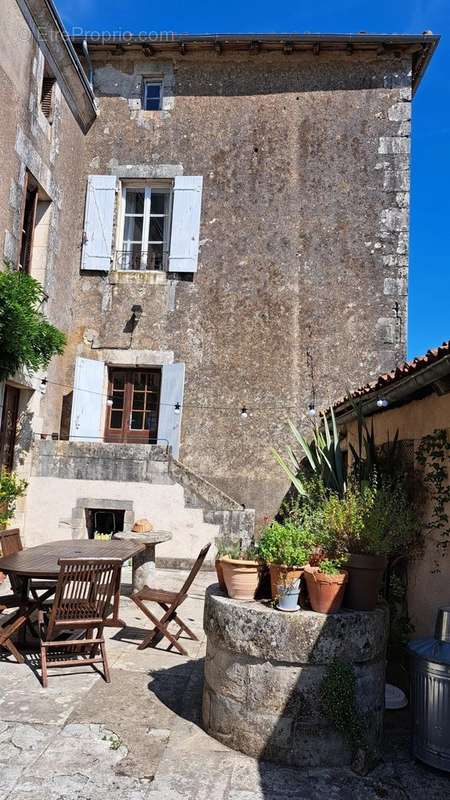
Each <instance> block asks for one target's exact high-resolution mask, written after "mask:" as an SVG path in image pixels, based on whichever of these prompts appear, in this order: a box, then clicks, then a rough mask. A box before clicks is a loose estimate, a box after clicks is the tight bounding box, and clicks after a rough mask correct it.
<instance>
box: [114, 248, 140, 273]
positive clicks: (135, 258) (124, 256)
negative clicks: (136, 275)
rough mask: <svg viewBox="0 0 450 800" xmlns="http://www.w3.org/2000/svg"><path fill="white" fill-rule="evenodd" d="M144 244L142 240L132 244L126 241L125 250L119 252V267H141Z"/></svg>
mask: <svg viewBox="0 0 450 800" xmlns="http://www.w3.org/2000/svg"><path fill="white" fill-rule="evenodd" d="M141 257H142V245H141V243H140V242H137V243H136V244H130V243H129V242H128V243H127V242H124V245H123V250H122V252H121V253H119V254H118V258H117V266H118V269H141Z"/></svg>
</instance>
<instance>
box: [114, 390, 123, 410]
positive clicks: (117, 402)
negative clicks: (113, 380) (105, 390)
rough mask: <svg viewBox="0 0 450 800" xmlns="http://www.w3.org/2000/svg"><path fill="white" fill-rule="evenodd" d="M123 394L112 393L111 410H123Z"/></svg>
mask: <svg viewBox="0 0 450 800" xmlns="http://www.w3.org/2000/svg"><path fill="white" fill-rule="evenodd" d="M123 397H124V392H113V398H112V400H113V404H112V407H113V408H123Z"/></svg>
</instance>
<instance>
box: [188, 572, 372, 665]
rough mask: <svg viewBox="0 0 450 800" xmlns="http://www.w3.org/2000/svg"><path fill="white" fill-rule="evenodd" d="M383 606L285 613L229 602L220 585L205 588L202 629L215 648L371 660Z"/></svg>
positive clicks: (284, 657)
mask: <svg viewBox="0 0 450 800" xmlns="http://www.w3.org/2000/svg"><path fill="white" fill-rule="evenodd" d="M386 625H387V609H386V608H385V607H382V606H380V607H378V608H377V609H375V611H371V612H361V611H346V610H342V611H340V612H338V613H337V614H318V613H316V612H314V611H303V610H302V611H299V612H298V613H297V614H283V612H281V611H276V610H275V609H273V608H271V607H270V606H267V605H264V604H263V603H259V602H254V603H248V602H247V603H246V602H243V601H241V600H232V599H230V598H229V597H227V596H226V595H225V594H224V593H223V592H221V591H220V589H219V588H218V585H217V584H215V585H213V586H210V587H209V588H208V590H207V592H206V601H205V612H204V630H205V633H206V635H207V636H208V639H210V640H211V641H212V642H214V645H215V647H219V648H221V649H223V650H228V651H230V652H232V653H235V654H237V655H244V656H248V657H256V658H258V659H264V660H266V661H275V662H283V663H285V664H289V663H294V664H322V663H328V662H329V661H331V660H332V659H333V658H339V659H341V660H343V661H349V662H357V663H362V662H370V661H373V660H376V659H377V658H381V657H384V651H385V630H386Z"/></svg>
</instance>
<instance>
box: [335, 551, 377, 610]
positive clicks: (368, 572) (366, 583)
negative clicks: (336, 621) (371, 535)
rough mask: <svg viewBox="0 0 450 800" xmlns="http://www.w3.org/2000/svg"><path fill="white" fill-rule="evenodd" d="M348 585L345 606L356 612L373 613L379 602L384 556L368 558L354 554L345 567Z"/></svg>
mask: <svg viewBox="0 0 450 800" xmlns="http://www.w3.org/2000/svg"><path fill="white" fill-rule="evenodd" d="M345 569H347V570H348V584H347V589H346V592H345V600H344V604H345V606H346V608H352V609H354V610H356V611H373V610H374V608H375V607H376V604H377V601H378V594H379V591H380V587H381V581H382V578H383V573H384V571H385V569H386V559H385V557H384V556H366V555H364V556H363V555H357V554H356V553H352V554H350V556H349V559H348V561H347V563H346V565H345Z"/></svg>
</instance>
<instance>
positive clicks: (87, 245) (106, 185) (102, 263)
mask: <svg viewBox="0 0 450 800" xmlns="http://www.w3.org/2000/svg"><path fill="white" fill-rule="evenodd" d="M116 184H117V178H115V176H114V175H89V177H88V184H87V192H86V210H85V215H84V231H83V251H82V256H81V269H97V270H102V271H104V272H109V270H110V267H111V246H112V234H113V222H114V207H115V203H116Z"/></svg>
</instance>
